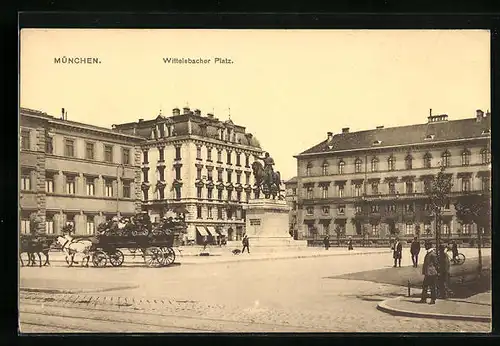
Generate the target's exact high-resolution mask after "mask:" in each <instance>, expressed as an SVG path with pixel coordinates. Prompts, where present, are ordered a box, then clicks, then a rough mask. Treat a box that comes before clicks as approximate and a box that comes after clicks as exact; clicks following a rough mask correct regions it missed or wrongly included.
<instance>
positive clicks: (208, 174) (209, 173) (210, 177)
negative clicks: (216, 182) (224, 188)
mask: <svg viewBox="0 0 500 346" xmlns="http://www.w3.org/2000/svg"><path fill="white" fill-rule="evenodd" d="M207 179H208V181H212V180H213V172H212V170H211V169H209V170H207Z"/></svg>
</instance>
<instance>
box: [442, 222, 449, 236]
mask: <svg viewBox="0 0 500 346" xmlns="http://www.w3.org/2000/svg"><path fill="white" fill-rule="evenodd" d="M443 234H444V235H449V234H450V225H449V224H448V223H443Z"/></svg>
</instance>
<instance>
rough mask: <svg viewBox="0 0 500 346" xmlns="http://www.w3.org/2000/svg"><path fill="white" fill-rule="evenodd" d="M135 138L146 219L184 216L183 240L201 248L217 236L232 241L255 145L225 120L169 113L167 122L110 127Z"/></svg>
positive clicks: (250, 192) (238, 229)
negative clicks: (171, 213) (175, 214)
mask: <svg viewBox="0 0 500 346" xmlns="http://www.w3.org/2000/svg"><path fill="white" fill-rule="evenodd" d="M113 128H114V131H116V132H118V133H120V134H124V135H125V134H127V135H131V136H140V137H141V138H142V141H141V144H140V151H141V162H140V167H141V174H140V189H139V193H140V197H141V201H142V207H143V209H144V210H147V211H148V212H149V213H150V215H151V216H152V218H158V217H161V216H164V215H166V214H167V213H168V211H172V210H174V211H175V210H186V211H187V212H188V213H187V214H186V222H187V225H188V229H187V237H188V239H189V240H190V241H196V242H198V243H199V242H201V241H203V239H205V237H215V236H217V233H222V234H224V235H227V237H228V239H229V240H238V239H240V237H241V236H242V234H243V233H244V227H245V213H244V210H243V205H244V204H245V203H247V202H248V200H249V199H250V198H253V197H254V179H253V174H252V169H251V164H252V163H253V162H254V160H255V157H256V156H262V150H261V148H260V144H259V142H258V141H257V139H256V138H255V137H254V136H253V135H252V134H251V133H246V132H245V127H243V126H239V125H236V124H234V123H233V122H232V121H231V120H227V121H221V120H219V119H217V118H215V117H214V115H213V114H207V115H206V116H202V115H201V111H200V110H194V111H193V110H191V109H190V108H187V107H186V108H183V110H182V113H181V110H180V109H178V108H174V109H173V111H172V115H171V116H168V117H166V116H163V115H158V116H157V117H156V118H155V119H152V120H144V119H139V120H138V121H137V122H132V123H125V124H119V125H113Z"/></svg>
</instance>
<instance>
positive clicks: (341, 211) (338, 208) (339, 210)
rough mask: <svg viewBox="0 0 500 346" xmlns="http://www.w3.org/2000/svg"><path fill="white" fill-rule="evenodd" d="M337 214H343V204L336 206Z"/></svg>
mask: <svg viewBox="0 0 500 346" xmlns="http://www.w3.org/2000/svg"><path fill="white" fill-rule="evenodd" d="M337 214H339V215H345V205H339V206H338V207H337Z"/></svg>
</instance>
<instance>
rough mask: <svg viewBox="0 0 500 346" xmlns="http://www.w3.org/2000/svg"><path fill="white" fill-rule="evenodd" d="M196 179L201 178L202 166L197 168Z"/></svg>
mask: <svg viewBox="0 0 500 346" xmlns="http://www.w3.org/2000/svg"><path fill="white" fill-rule="evenodd" d="M196 179H201V168H200V167H197V168H196Z"/></svg>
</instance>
